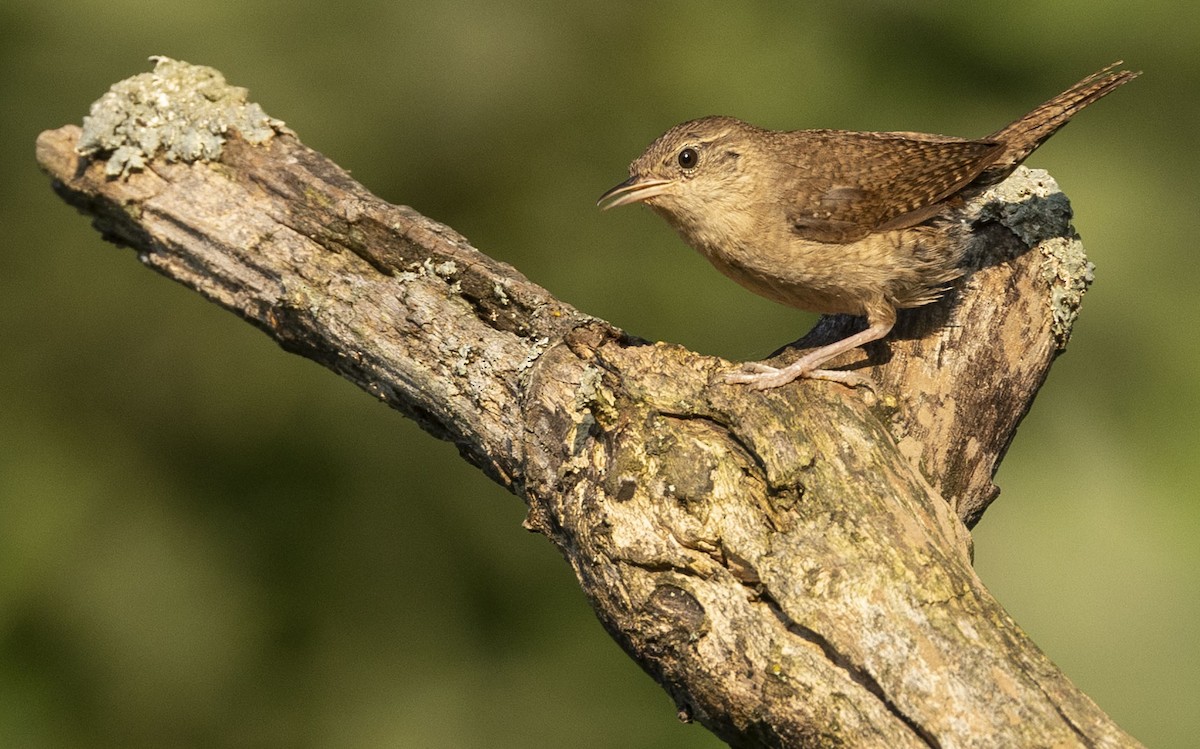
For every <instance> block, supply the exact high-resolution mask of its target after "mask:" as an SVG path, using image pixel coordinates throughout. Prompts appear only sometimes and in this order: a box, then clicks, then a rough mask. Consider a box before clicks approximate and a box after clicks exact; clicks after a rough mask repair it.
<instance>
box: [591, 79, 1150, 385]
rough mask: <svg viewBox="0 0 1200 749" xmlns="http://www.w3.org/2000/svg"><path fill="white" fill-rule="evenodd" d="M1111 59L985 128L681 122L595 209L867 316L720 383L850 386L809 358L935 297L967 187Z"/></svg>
mask: <svg viewBox="0 0 1200 749" xmlns="http://www.w3.org/2000/svg"><path fill="white" fill-rule="evenodd" d="M1118 65H1120V63H1119V62H1118V63H1114V64H1113V65H1110V66H1109V67H1107V68H1105V69H1103V70H1101V71H1099V72H1098V73H1095V74H1094V75H1091V76H1088V77H1087V78H1085V79H1083V80H1082V81H1080V82H1079V83H1077V84H1075V85H1074V86H1072V87H1071V88H1069V89H1067V90H1066V91H1064V92H1063V93H1061V94H1059V95H1058V96H1056V97H1054V98H1053V99H1051V100H1050V101H1048V102H1046V103H1045V104H1042V105H1041V106H1040V107H1037V108H1036V109H1034V110H1033V111H1032V112H1030V113H1029V114H1027V115H1025V116H1024V117H1022V118H1021V119H1019V120H1017V121H1016V122H1013V123H1012V124H1010V125H1007V126H1005V127H1003V128H1001V129H999V130H997V131H996V132H994V133H992V134H991V135H989V136H987V137H986V138H982V139H979V140H965V139H962V138H951V137H946V136H942V135H926V134H923V133H862V132H852V131H847V130H795V131H791V132H779V131H775V130H764V129H762V128H759V127H755V126H753V125H749V124H747V123H745V122H742V121H740V120H736V119H734V118H732V117H703V118H701V119H698V120H692V121H690V122H685V123H683V124H682V125H676V126H675V127H673V128H671V129H670V130H668V131H667V132H666V133H664V134H663V135H662V136H661V137H660V138H659V139H658V140H656V141H654V142H653V143H652V144H650V147H649V148H647V149H646V151H645V153H643V154H642V155H641V156H639V157H638V158H637V160H636V161H634V162H633V163H632V164H631V165H630V167H629V174H630V177H629V179H628V180H626V181H624V182H622V183H621V184H619V185H617V186H616V187H614V188H612V189H611V190H609V191H608V192H606V193H604V195H603V196H601V198H600V200H599V203H598V205H600V206H601V207H602V208H604V209H608V208H613V207H615V206H619V205H625V204H627V203H636V202H642V203H645V204H646V205H648V206H650V208H652V209H653V210H654V212H655V213H657V214H659V215H660V216H662V217H663V218H665V219H666V220H667V223H669V224H670V225H671V226H673V227H674V228H675V230H676V231H677V232H679V234H680V236H682V237H683V240H684V241H685V242H687V243H688V244H689V245H691V246H692V247H694V248H695V249H696V250H697V251H699V252H700V254H701V255H703V256H704V257H706V258H708V260H709V262H711V263H712V264H713V265H715V266H716V267H717V270H719V271H721V272H722V273H724V274H725V275H727V276H729V277H730V278H732V279H733V280H734V281H737V282H738V283H739V284H741V285H742V286H744V287H746V288H747V289H749V290H750V291H753V292H754V293H756V294H759V295H761V296H764V297H766V298H768V299H772V300H774V301H776V302H779V303H781V304H786V305H788V306H791V307H798V308H800V309H805V310H809V311H811V312H820V313H823V314H833V313H846V314H851V315H862V316H865V317H866V320H867V328H866V329H865V330H863V331H862V332H860V333H856V334H854V335H851V336H849V337H847V338H845V339H843V340H840V341H837V342H834V343H831V344H829V345H827V346H823V347H821V348H818V349H815V350H813V351H810V352H809V353H807V354H805V355H804V356H803V357H801V358H800V359H799V360H798V361H796V362H794V363H792V364H790V365H788V366H786V367H783V368H776V367H771V366H767V365H766V364H762V363H747V364H744V365H742V369H741V371H738V372H733V373H730V374H727V375H726V376H725V379H726V381H728V382H734V383H743V384H746V385H749V386H750V387H752V388H755V389H763V390H765V389H768V388H773V387H778V386H780V385H784V384H786V383H788V382H791V381H792V380H794V379H796V378H797V377H811V378H820V379H829V380H835V381H838V382H843V383H847V384H861V383H862V382H863V379H862V378H861V377H859V376H858V375H855V374H853V373H850V372H844V371H837V370H825V369H820V366H821V365H822V364H823V363H825V362H827V361H828V360H830V359H832V358H833V357H835V356H837V355H839V354H841V353H843V352H845V351H849V350H850V349H853V348H855V347H857V346H862V345H864V344H866V343H870V342H871V341H875V340H878V339H880V338H883V337H884V336H886V335H887V334H888V332H889V331H890V330H891V329H892V326H893V325H894V324H895V322H896V311H897V310H899V309H905V308H908V307H920V306H922V305H925V304H929V303H930V302H933V301H936V300H937V299H938V298H939V297H941V295H942V294H943V292H945V291H946V288H947V284H948V283H949V282H951V281H953V280H954V279H955V278H957V277H958V276H960V275H962V270H961V269H960V268H959V264H960V261H961V260H962V258H963V254H964V252H965V250H966V225H965V222H964V221H963V218H962V216H961V214H959V213H958V209H960V208H961V207H962V205H963V204H964V202H965V201H966V199H968V198H970V197H972V196H975V195H977V194H979V193H980V192H982V191H983V190H985V189H986V188H988V187H989V186H991V185H994V184H997V183H998V182H1001V181H1002V180H1004V179H1005V178H1006V177H1008V175H1010V174H1012V172H1013V170H1014V169H1016V168H1017V165H1019V164H1020V163H1021V162H1022V161H1024V160H1025V158H1026V157H1027V156H1029V154H1031V153H1033V151H1034V149H1036V148H1037V147H1038V146H1040V145H1041V144H1042V143H1044V142H1045V141H1046V139H1047V138H1049V137H1050V136H1051V135H1053V134H1054V133H1055V131H1057V130H1058V129H1059V128H1060V127H1062V126H1063V125H1065V124H1066V123H1067V122H1068V121H1069V120H1070V119H1071V117H1073V116H1074V115H1075V114H1076V113H1077V112H1079V110H1081V109H1083V108H1084V107H1086V106H1087V105H1089V104H1091V103H1092V102H1094V101H1096V100H1098V99H1100V98H1101V97H1103V96H1105V95H1107V94H1108V93H1109V92H1111V91H1112V90H1113V89H1115V88H1117V87H1118V86H1120V85H1122V84H1124V83H1126V82H1128V81H1130V80H1132V79H1133V78H1135V77H1136V76H1137V75H1138V73H1135V72H1131V71H1127V70H1117V69H1116V68H1117V66H1118Z"/></svg>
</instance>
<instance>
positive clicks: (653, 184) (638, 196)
mask: <svg viewBox="0 0 1200 749" xmlns="http://www.w3.org/2000/svg"><path fill="white" fill-rule="evenodd" d="M674 184H675V180H670V179H651V178H649V177H639V176H637V175H634V176H632V177H630V178H629V179H627V180H625V181H624V182H622V183H621V184H619V185H617V186H616V187H614V188H613V189H611V190H609V191H608V192H606V193H604V194H603V195H601V196H600V199H599V200H597V201H596V205H598V206H600V210H602V211H607V210H608V209H609V208H616V207H617V206H619V205H628V204H630V203H637V202H639V201H642V200H646V199H647V198H653V197H654V196H655V195H662V194H663V193H664V192H667V191H668V190H670V189H671V186H672V185H674Z"/></svg>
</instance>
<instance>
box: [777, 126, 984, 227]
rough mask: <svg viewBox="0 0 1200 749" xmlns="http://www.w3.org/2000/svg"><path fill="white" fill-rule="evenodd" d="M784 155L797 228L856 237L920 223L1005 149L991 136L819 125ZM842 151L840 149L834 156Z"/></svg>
mask: <svg viewBox="0 0 1200 749" xmlns="http://www.w3.org/2000/svg"><path fill="white" fill-rule="evenodd" d="M789 135H793V136H802V137H803V140H802V141H800V140H797V141H795V142H793V143H792V144H790V145H791V146H792V147H787V146H785V147H784V148H783V149H782V152H781V153H780V154H779V156H778V158H779V159H780V162H781V168H782V174H783V175H786V176H785V177H784V179H783V181H784V183H785V184H786V185H787V189H786V190H785V191H784V192H783V195H784V196H785V197H784V198H783V199H784V201H785V212H786V214H787V218H788V220H789V221H790V222H791V226H792V230H793V231H794V232H796V233H797V234H799V235H800V236H802V237H804V238H805V239H811V240H815V241H818V242H851V241H854V240H856V239H861V238H862V237H865V236H866V235H867V234H870V233H872V232H877V231H886V230H889V229H902V228H905V227H908V226H913V225H915V224H919V223H921V222H922V221H925V220H926V219H928V218H930V217H932V216H933V215H935V214H937V213H938V212H939V211H940V210H941V209H942V207H943V206H942V201H944V200H946V199H947V198H949V197H951V196H953V195H954V194H955V193H957V192H959V191H960V190H962V189H963V188H964V187H966V186H967V185H968V184H970V183H971V181H972V180H974V179H975V178H976V177H977V176H979V174H980V172H982V171H983V170H984V169H985V168H986V167H987V166H988V165H989V164H991V163H992V162H993V161H995V160H996V159H997V158H998V157H999V156H1000V154H1001V153H1002V152H1003V151H1004V146H1003V144H1001V143H997V142H995V141H989V140H960V139H956V138H944V137H942V136H933V135H922V134H919V133H856V132H849V131H841V130H816V131H812V130H810V131H800V132H797V133H789ZM835 154H836V155H835Z"/></svg>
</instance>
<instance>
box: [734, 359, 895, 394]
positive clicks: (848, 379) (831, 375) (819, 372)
mask: <svg viewBox="0 0 1200 749" xmlns="http://www.w3.org/2000/svg"><path fill="white" fill-rule="evenodd" d="M805 364H807V362H804V361H803V360H801V361H798V362H795V363H793V364H792V365H790V366H787V367H772V366H770V365H768V364H762V363H760V362H747V363H745V364H743V365H742V368H741V371H739V372H727V373H726V374H725V382H728V383H730V384H734V385H746V386H747V387H749V388H750V389H751V390H770V389H772V388H777V387H780V386H782V385H786V384H788V383H789V382H791V381H792V380H795V379H798V378H801V377H805V378H808V379H810V380H829V381H831V382H840V383H841V384H843V385H845V386H846V387H850V388H857V387H865V388H867V389H868V390H870V391H871V392H874V391H875V384H874V383H873V382H871V380H870V379H869V378H867V377H864V376H862V375H860V374H857V373H855V372H843V371H841V370H838V369H810V368H808V367H806V366H803V365H805ZM797 365H801V366H797Z"/></svg>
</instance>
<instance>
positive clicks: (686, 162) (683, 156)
mask: <svg viewBox="0 0 1200 749" xmlns="http://www.w3.org/2000/svg"><path fill="white" fill-rule="evenodd" d="M699 159H700V155H699V154H697V153H696V149H694V148H692V147H691V146H689V147H687V148H685V149H683V150H682V151H680V152H679V166H681V167H683V168H684V169H692V168H694V167H695V166H696V162H697V161H698V160H699Z"/></svg>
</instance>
